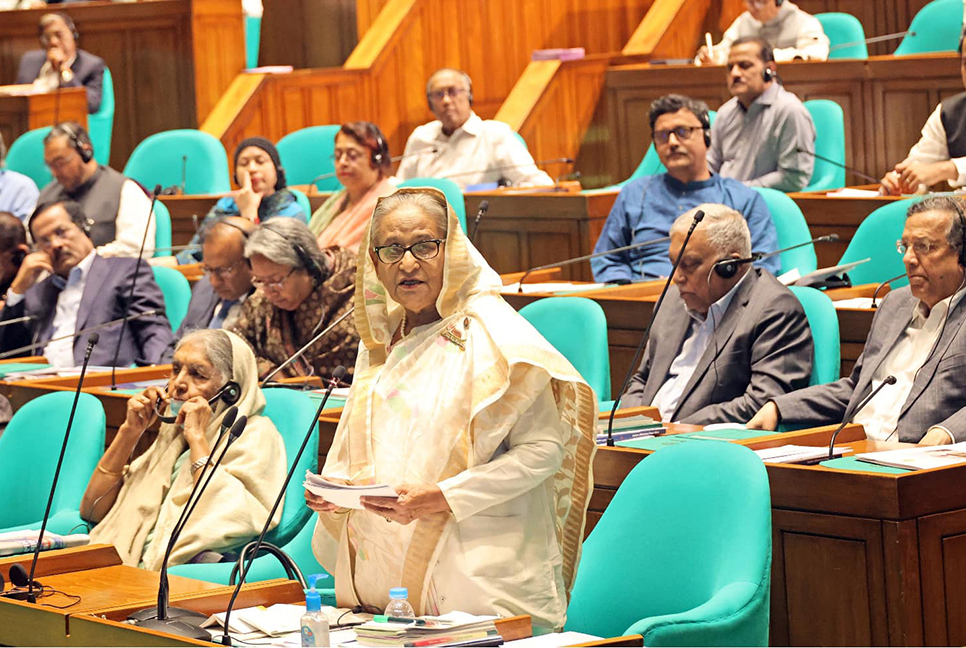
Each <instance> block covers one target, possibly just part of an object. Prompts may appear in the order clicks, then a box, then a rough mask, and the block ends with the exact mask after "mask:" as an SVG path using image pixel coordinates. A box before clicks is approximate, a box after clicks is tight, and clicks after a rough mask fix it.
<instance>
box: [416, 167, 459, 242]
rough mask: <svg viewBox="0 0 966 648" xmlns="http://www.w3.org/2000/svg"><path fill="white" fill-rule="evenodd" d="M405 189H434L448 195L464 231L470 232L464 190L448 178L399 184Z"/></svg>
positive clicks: (424, 179)
mask: <svg viewBox="0 0 966 648" xmlns="http://www.w3.org/2000/svg"><path fill="white" fill-rule="evenodd" d="M403 187H432V188H434V189H439V190H440V191H442V192H443V193H444V194H445V195H446V202H448V203H449V204H450V205H451V206H452V207H453V211H455V212H456V216H457V217H458V218H459V219H460V226H461V227H462V228H463V231H464V232H467V233H468V232H469V230H467V229H466V204H465V203H464V202H463V190H462V189H460V186H459V185H458V184H456V183H455V182H453V181H452V180H450V179H448V178H410V179H409V180H404V181H403V182H400V183H399V188H403Z"/></svg>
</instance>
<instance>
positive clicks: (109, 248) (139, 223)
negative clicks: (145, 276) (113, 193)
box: [97, 180, 157, 259]
mask: <svg viewBox="0 0 966 648" xmlns="http://www.w3.org/2000/svg"><path fill="white" fill-rule="evenodd" d="M150 208H151V199H150V198H148V197H147V195H145V193H144V191H142V189H141V188H140V187H139V186H138V185H137V183H136V182H134V181H133V180H125V181H124V184H123V185H121V200H120V202H119V203H118V207H117V219H116V220H115V221H114V240H113V241H111V242H110V243H105V244H104V245H102V246H100V247H98V248H97V253H98V254H100V255H101V256H102V257H131V258H135V257H137V255H138V252H139V251H140V250H141V239H142V238H143V237H144V226H145V224H146V223H147V218H148V210H149V209H150ZM156 230H157V226H156V225H155V219H154V217H152V218H151V224H150V226H148V237H147V240H145V241H144V258H145V259H150V258H151V257H152V256H154V237H155V232H156Z"/></svg>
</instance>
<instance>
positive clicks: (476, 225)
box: [470, 200, 490, 243]
mask: <svg viewBox="0 0 966 648" xmlns="http://www.w3.org/2000/svg"><path fill="white" fill-rule="evenodd" d="M489 208H490V201H489V200H484V201H482V202H481V203H480V207H479V209H478V210H477V211H476V219H475V220H474V221H473V233H472V234H470V243H473V242H475V241H476V233H477V232H479V231H480V221H481V220H483V214H485V213H486V210H487V209H489Z"/></svg>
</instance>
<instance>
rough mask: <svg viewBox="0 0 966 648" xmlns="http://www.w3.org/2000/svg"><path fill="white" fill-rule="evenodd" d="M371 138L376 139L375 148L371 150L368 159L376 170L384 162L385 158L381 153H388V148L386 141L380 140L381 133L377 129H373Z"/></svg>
mask: <svg viewBox="0 0 966 648" xmlns="http://www.w3.org/2000/svg"><path fill="white" fill-rule="evenodd" d="M373 136H374V137H375V138H376V148H375V149H373V151H372V153H371V155H370V156H369V159H370V161H371V162H372V166H374V167H377V168H378V167H380V166H382V164H383V162H385V160H386V158H385V156H383V154H382V152H383V151H388V150H389V146H388V145H387V144H386V140H384V139H383V138H382V133H380V132H379V129H374V132H373Z"/></svg>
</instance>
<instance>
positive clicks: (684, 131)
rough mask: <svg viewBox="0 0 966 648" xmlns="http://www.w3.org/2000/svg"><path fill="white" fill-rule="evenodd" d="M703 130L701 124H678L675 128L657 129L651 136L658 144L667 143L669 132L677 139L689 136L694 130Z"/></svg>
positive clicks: (669, 136)
mask: <svg viewBox="0 0 966 648" xmlns="http://www.w3.org/2000/svg"><path fill="white" fill-rule="evenodd" d="M698 130H704V127H702V126H678V127H677V128H672V129H670V130H659V131H654V133H653V137H654V141H655V142H657V143H658V144H667V143H668V140H669V139H670V138H671V133H674V136H675V137H676V138H678V139H679V140H686V139H690V138H691V134H692V133H693V132H694V131H698Z"/></svg>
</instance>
